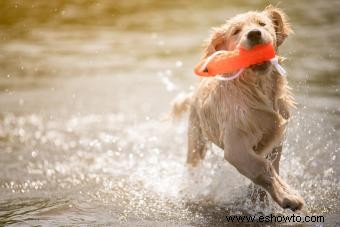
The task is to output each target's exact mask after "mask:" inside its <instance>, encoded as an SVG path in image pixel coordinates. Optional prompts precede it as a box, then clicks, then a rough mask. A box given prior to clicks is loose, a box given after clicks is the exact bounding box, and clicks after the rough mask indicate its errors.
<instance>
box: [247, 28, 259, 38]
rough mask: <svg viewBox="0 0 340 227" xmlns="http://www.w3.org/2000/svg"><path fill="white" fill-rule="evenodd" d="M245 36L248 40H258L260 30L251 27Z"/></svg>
mask: <svg viewBox="0 0 340 227" xmlns="http://www.w3.org/2000/svg"><path fill="white" fill-rule="evenodd" d="M247 38H248V39H249V40H250V41H258V40H260V39H261V31H260V30H258V29H253V30H251V31H249V32H248V34H247Z"/></svg>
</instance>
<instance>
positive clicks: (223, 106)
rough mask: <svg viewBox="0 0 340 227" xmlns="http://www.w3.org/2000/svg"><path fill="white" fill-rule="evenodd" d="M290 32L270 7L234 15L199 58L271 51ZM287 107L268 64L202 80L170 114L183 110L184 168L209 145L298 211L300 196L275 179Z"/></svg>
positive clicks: (283, 83) (285, 91) (285, 92)
mask: <svg viewBox="0 0 340 227" xmlns="http://www.w3.org/2000/svg"><path fill="white" fill-rule="evenodd" d="M291 32H292V30H291V27H290V25H289V23H288V22H287V17H286V15H285V13H284V12H283V11H282V10H280V9H278V8H276V7H273V6H268V7H267V8H266V9H265V10H264V11H262V12H248V13H244V14H240V15H237V16H236V17H233V18H231V19H230V20H228V21H227V23H226V24H224V25H222V26H221V27H217V28H214V29H213V33H212V35H211V37H210V38H209V40H208V42H207V45H206V47H205V49H204V54H203V58H206V57H208V56H210V55H211V54H213V53H214V52H216V51H218V50H234V49H235V48H236V47H238V46H241V47H243V48H246V49H250V48H252V47H254V46H255V45H257V44H264V43H269V42H271V43H272V44H273V45H274V47H275V48H276V50H277V48H278V47H279V46H280V45H281V44H282V43H283V42H284V40H285V39H286V37H287V36H288V35H289V34H290V33H291ZM222 76H223V75H222ZM292 106H294V101H293V98H292V96H291V92H290V88H289V87H288V85H287V80H286V78H285V77H282V76H281V75H279V74H278V72H277V71H276V70H275V68H274V67H273V66H272V64H271V63H270V62H264V63H262V64H259V65H254V66H251V67H250V68H248V69H246V70H245V71H244V72H243V74H242V75H241V76H240V77H238V78H237V79H235V80H232V81H221V80H216V79H214V78H204V79H202V80H201V81H200V83H199V85H198V87H197V89H196V90H195V91H194V92H193V93H192V94H189V95H187V96H184V97H183V96H182V97H179V98H177V99H176V100H174V102H173V105H172V114H173V115H174V116H179V115H180V114H181V113H182V112H184V111H186V110H189V125H188V153H187V163H188V164H190V165H193V166H196V165H197V164H198V163H199V162H200V161H201V160H202V159H203V158H204V156H205V153H206V150H207V144H208V143H209V142H212V143H214V144H216V145H217V146H218V147H220V148H221V149H223V150H224V158H225V159H226V160H227V161H228V162H229V163H230V164H232V165H233V166H234V167H235V168H236V169H237V170H238V171H239V172H240V173H241V174H243V175H244V176H246V177H247V178H249V179H250V180H251V181H252V182H254V183H255V184H256V185H259V186H261V188H263V189H265V190H266V191H267V192H268V193H269V194H270V195H271V197H272V199H273V200H274V201H275V202H277V203H278V204H279V205H280V206H281V207H282V208H289V209H291V210H299V209H301V208H302V207H303V204H304V201H303V199H302V197H301V196H299V195H298V194H296V193H295V192H294V191H293V190H292V189H290V187H289V186H288V184H287V183H286V182H285V181H284V180H283V179H282V178H281V177H280V176H279V161H280V157H281V151H282V142H283V139H284V135H285V130H286V127H287V122H288V120H289V118H290V113H289V108H290V107H292ZM269 157H271V158H269ZM263 193H264V191H262V194H263Z"/></svg>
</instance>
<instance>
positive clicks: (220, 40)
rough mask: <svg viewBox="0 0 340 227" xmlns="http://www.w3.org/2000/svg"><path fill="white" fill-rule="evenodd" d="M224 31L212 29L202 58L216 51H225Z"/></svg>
mask: <svg viewBox="0 0 340 227" xmlns="http://www.w3.org/2000/svg"><path fill="white" fill-rule="evenodd" d="M225 34H226V33H225V30H224V29H222V28H213V30H212V34H211V36H210V38H209V39H208V40H207V41H206V44H205V48H204V52H203V56H202V58H206V57H208V56H210V55H211V54H213V53H214V52H216V51H218V50H223V49H226V36H225Z"/></svg>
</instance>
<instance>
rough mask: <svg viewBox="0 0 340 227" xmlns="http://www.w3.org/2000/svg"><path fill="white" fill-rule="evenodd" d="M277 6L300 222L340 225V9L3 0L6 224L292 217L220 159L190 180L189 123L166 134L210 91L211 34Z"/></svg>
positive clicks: (288, 159) (307, 4)
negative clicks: (315, 219) (206, 62)
mask: <svg viewBox="0 0 340 227" xmlns="http://www.w3.org/2000/svg"><path fill="white" fill-rule="evenodd" d="M269 3H272V4H273V5H278V6H279V7H280V8H282V9H283V10H284V11H285V12H286V13H287V14H288V17H289V18H290V22H291V23H292V26H293V29H294V30H295V34H294V35H292V36H291V37H289V38H288V39H287V40H286V42H285V43H284V44H283V45H282V46H281V49H280V55H282V56H285V57H287V58H288V60H287V61H286V62H285V64H284V67H285V68H286V69H287V71H288V80H289V83H290V85H291V86H292V87H293V91H294V93H295V95H296V100H297V102H298V106H297V109H296V110H294V111H293V115H294V117H293V119H292V121H291V123H290V125H289V131H288V138H287V140H286V142H285V149H284V152H283V156H284V157H283V160H282V175H283V177H284V178H285V179H287V181H288V182H289V183H290V184H291V185H292V186H293V187H294V188H296V190H298V191H299V192H300V193H301V194H302V195H303V196H304V198H305V200H306V207H305V209H304V210H303V211H302V212H300V215H311V214H316V215H324V216H325V220H326V223H328V224H329V225H330V226H335V225H337V224H339V221H340V220H339V216H340V204H339V201H340V190H339V189H340V162H339V158H340V157H339V153H338V152H339V150H340V140H339V138H340V121H339V115H340V99H339V98H340V91H339V89H340V87H339V85H340V77H339V74H340V67H339V62H340V52H339V49H340V41H339V36H340V13H339V12H340V11H339V9H340V1H336V0H330V1H327V2H326V1H321V0H319V1H318V0H312V1H308V0H301V1H293V0H287V1H282V2H281V3H279V4H278V1H259V0H255V1H254V0H241V1H240V0H237V1H236V0H229V1H217V0H210V1H192V0H188V1H156V0H141V1H137V0H131V1H104V0H103V1H94V0H93V1H91V0H59V1H45V0H34V1H33V0H2V1H0V69H1V70H0V167H1V171H0V225H4V224H13V225H22V224H27V225H37V224H43V225H44V224H45V225H47V224H50V225H69V224H71V225H72V224H84V225H94V224H97V225H118V224H119V225H127V226H128V225H140V226H150V225H154V226H162V225H165V224H167V225H220V224H227V223H226V220H225V215H230V214H255V215H256V214H271V213H273V214H285V215H289V214H292V213H291V212H290V211H283V210H282V209H281V208H279V207H277V205H276V204H274V203H271V204H270V206H269V207H267V208H266V209H262V208H261V207H257V206H255V207H254V206H253V205H252V204H251V203H250V201H248V199H247V197H246V194H247V187H248V186H247V185H248V184H249V181H248V180H247V179H245V178H244V177H243V176H241V175H240V174H238V173H237V171H236V170H235V169H234V168H233V167H231V166H230V165H229V164H228V163H226V162H225V161H223V154H222V153H223V152H221V151H220V150H219V149H218V148H216V147H214V146H212V147H211V148H210V150H209V153H208V156H207V159H206V160H205V161H204V162H203V163H202V165H201V166H199V167H198V168H197V170H196V171H194V172H190V171H188V170H187V169H186V167H185V165H184V163H185V155H186V121H185V120H184V121H181V122H177V123H175V124H171V123H170V122H164V121H162V120H161V119H162V117H164V116H165V115H166V113H167V112H168V111H169V103H170V101H171V100H172V99H173V98H174V97H175V96H176V95H177V94H178V93H180V92H188V91H190V90H192V89H193V88H194V87H195V85H196V84H197V77H196V76H194V75H193V72H192V71H193V66H194V65H195V64H196V63H197V60H198V59H199V57H200V53H201V46H202V42H203V40H204V39H206V38H207V37H208V34H209V31H210V29H211V27H212V26H219V25H221V24H223V23H224V22H225V20H226V19H228V18H230V17H232V16H234V15H236V14H238V13H242V12H246V11H248V10H262V9H264V8H265V6H266V5H268V4H269Z"/></svg>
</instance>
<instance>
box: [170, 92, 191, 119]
mask: <svg viewBox="0 0 340 227" xmlns="http://www.w3.org/2000/svg"><path fill="white" fill-rule="evenodd" d="M191 99H192V93H187V94H185V93H181V94H179V95H177V97H176V98H175V99H174V100H173V101H172V102H171V111H170V114H169V115H170V116H169V117H170V118H171V119H178V118H180V117H181V116H182V114H183V113H184V112H186V111H188V109H189V107H190V103H191Z"/></svg>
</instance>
